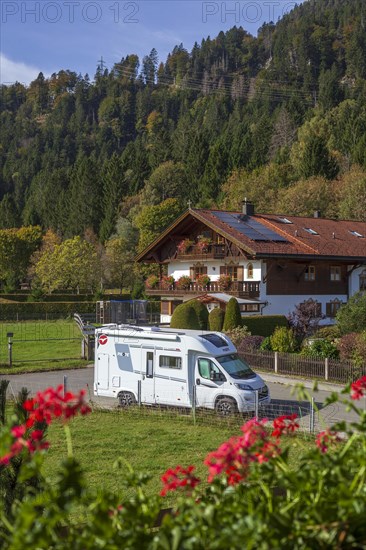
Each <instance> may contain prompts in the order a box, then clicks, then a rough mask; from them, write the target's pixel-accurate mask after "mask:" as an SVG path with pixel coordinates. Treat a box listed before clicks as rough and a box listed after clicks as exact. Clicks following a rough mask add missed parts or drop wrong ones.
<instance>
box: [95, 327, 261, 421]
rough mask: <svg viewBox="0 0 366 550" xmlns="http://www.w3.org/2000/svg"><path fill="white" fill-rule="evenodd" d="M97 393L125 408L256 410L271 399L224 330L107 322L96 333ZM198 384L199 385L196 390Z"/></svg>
mask: <svg viewBox="0 0 366 550" xmlns="http://www.w3.org/2000/svg"><path fill="white" fill-rule="evenodd" d="M95 346H96V349H95V371H94V393H95V395H97V396H106V397H116V398H117V399H119V402H120V404H121V405H122V406H128V405H132V404H134V403H136V402H137V401H138V400H140V402H141V403H143V404H147V405H168V406H178V407H191V406H192V400H193V399H194V398H195V400H196V407H203V408H207V409H215V410H216V411H218V412H219V413H220V414H229V413H232V412H236V411H238V412H247V411H254V410H255V399H256V397H255V393H256V391H257V392H258V399H259V404H267V403H269V402H270V396H269V391H268V388H267V386H266V385H265V383H264V381H263V380H262V378H261V377H260V376H258V375H257V374H255V373H254V372H253V371H252V369H251V368H250V367H249V366H248V364H247V363H245V362H244V361H243V360H242V359H241V358H240V357H239V356H238V354H237V350H236V348H235V346H234V345H233V343H232V342H231V340H230V339H229V338H228V337H227V336H226V335H224V334H221V333H219V332H209V331H199V330H177V329H176V330H173V329H159V328H155V327H153V328H151V327H134V326H127V325H119V326H118V325H106V326H104V327H101V328H97V329H96V331H95ZM194 386H195V389H194Z"/></svg>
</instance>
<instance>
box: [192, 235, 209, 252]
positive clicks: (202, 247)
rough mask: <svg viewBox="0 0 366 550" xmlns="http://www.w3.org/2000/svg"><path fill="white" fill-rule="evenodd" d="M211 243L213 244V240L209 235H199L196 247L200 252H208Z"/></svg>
mask: <svg viewBox="0 0 366 550" xmlns="http://www.w3.org/2000/svg"><path fill="white" fill-rule="evenodd" d="M211 244H212V240H211V239H210V238H209V237H204V236H203V235H199V236H198V237H197V244H196V248H197V250H198V251H199V252H201V253H205V252H208V248H209V246H210V245H211Z"/></svg>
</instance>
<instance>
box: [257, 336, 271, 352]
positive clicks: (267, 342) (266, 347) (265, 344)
mask: <svg viewBox="0 0 366 550" xmlns="http://www.w3.org/2000/svg"><path fill="white" fill-rule="evenodd" d="M260 349H261V351H273V350H272V345H271V337H270V336H266V338H265V339H264V340H263V342H262V344H261V348H260Z"/></svg>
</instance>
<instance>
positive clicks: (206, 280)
mask: <svg viewBox="0 0 366 550" xmlns="http://www.w3.org/2000/svg"><path fill="white" fill-rule="evenodd" d="M210 282H211V279H210V277H209V276H208V275H198V276H197V277H196V283H197V284H198V285H200V286H202V288H203V289H207V287H208V285H209V284H210Z"/></svg>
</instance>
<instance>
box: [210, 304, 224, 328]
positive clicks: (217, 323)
mask: <svg viewBox="0 0 366 550" xmlns="http://www.w3.org/2000/svg"><path fill="white" fill-rule="evenodd" d="M224 317H225V312H224V311H223V310H222V309H221V308H219V307H215V308H214V309H212V310H211V311H210V313H209V315H208V326H209V329H210V330H213V331H215V332H221V331H222V327H223V326H224Z"/></svg>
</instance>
